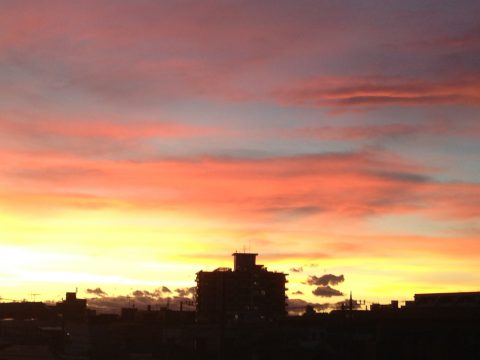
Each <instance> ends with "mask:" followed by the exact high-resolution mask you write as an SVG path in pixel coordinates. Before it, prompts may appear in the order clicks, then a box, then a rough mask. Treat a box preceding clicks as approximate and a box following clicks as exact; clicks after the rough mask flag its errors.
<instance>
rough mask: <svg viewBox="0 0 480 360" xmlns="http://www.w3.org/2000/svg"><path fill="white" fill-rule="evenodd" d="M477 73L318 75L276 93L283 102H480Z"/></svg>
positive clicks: (335, 104)
mask: <svg viewBox="0 0 480 360" xmlns="http://www.w3.org/2000/svg"><path fill="white" fill-rule="evenodd" d="M478 84H479V82H478V80H477V79H476V76H473V77H472V76H469V77H465V78H463V79H444V80H437V81H428V80H417V79H407V78H394V77H354V78H347V77H343V78H342V77H338V78H319V79H315V80H308V81H304V82H301V83H299V84H296V85H295V84H294V85H293V86H291V87H290V88H285V89H284V90H280V91H278V92H277V93H276V96H277V97H278V99H279V100H280V101H281V102H283V103H286V104H303V105H312V106H326V107H343V106H352V107H358V106H366V107H370V106H371V107H377V106H389V105H442V104H463V105H478V104H480V95H479V94H480V87H479V85H478Z"/></svg>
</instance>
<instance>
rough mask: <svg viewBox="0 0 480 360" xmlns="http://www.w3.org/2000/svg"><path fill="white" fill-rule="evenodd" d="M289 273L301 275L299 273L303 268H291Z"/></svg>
mask: <svg viewBox="0 0 480 360" xmlns="http://www.w3.org/2000/svg"><path fill="white" fill-rule="evenodd" d="M290 271H291V272H295V273H301V272H303V267H301V266H299V267H293V268H290Z"/></svg>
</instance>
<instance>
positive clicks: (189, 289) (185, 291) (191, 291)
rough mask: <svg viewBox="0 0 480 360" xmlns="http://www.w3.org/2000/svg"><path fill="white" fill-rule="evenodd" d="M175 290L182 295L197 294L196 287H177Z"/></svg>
mask: <svg viewBox="0 0 480 360" xmlns="http://www.w3.org/2000/svg"><path fill="white" fill-rule="evenodd" d="M175 292H176V293H177V294H178V296H180V297H191V296H194V295H195V294H196V288H195V287H187V288H178V289H175Z"/></svg>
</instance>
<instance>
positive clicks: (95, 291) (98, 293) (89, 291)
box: [86, 287, 108, 297]
mask: <svg viewBox="0 0 480 360" xmlns="http://www.w3.org/2000/svg"><path fill="white" fill-rule="evenodd" d="M86 293H87V294H90V295H96V296H100V297H105V296H107V295H108V294H107V293H106V292H105V291H103V290H102V289H100V288H99V287H97V288H96V289H87V290H86Z"/></svg>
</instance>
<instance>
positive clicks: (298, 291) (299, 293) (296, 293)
mask: <svg viewBox="0 0 480 360" xmlns="http://www.w3.org/2000/svg"><path fill="white" fill-rule="evenodd" d="M292 294H293V295H303V291H300V290H297V291H294V292H293V293H292Z"/></svg>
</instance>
